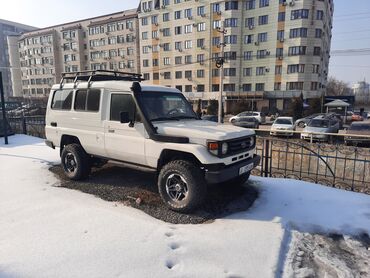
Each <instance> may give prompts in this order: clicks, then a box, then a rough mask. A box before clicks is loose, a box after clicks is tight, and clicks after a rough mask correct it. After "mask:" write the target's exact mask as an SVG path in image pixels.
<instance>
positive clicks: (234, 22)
mask: <svg viewBox="0 0 370 278" xmlns="http://www.w3.org/2000/svg"><path fill="white" fill-rule="evenodd" d="M224 27H226V28H227V27H238V19H237V18H226V19H225V21H224Z"/></svg>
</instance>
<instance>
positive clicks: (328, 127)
mask: <svg viewBox="0 0 370 278" xmlns="http://www.w3.org/2000/svg"><path fill="white" fill-rule="evenodd" d="M338 131H339V121H338V120H336V119H334V118H332V119H328V118H326V117H325V116H318V117H315V118H313V119H312V120H311V121H310V122H309V123H308V124H306V126H305V128H304V129H303V131H302V133H301V139H304V140H311V137H312V139H313V140H317V141H328V140H329V136H328V135H327V134H325V133H338ZM313 133H319V134H313Z"/></svg>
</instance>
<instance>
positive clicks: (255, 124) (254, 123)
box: [232, 116, 260, 129]
mask: <svg viewBox="0 0 370 278" xmlns="http://www.w3.org/2000/svg"><path fill="white" fill-rule="evenodd" d="M232 124H233V125H236V126H240V127H246V128H255V129H258V128H259V126H260V123H259V121H258V120H257V119H256V118H255V117H252V116H250V117H243V118H239V119H236V120H235V121H234V122H233V123H232Z"/></svg>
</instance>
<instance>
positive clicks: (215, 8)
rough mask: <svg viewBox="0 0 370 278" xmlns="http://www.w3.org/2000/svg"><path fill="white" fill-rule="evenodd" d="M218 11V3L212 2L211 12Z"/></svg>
mask: <svg viewBox="0 0 370 278" xmlns="http://www.w3.org/2000/svg"><path fill="white" fill-rule="evenodd" d="M219 11H220V3H214V4H212V12H214V13H217V12H219Z"/></svg>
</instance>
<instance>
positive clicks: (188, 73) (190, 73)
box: [185, 70, 192, 79]
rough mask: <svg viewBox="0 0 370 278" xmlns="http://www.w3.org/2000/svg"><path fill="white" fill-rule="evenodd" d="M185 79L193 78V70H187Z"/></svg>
mask: <svg viewBox="0 0 370 278" xmlns="http://www.w3.org/2000/svg"><path fill="white" fill-rule="evenodd" d="M185 78H188V79H189V78H192V71H191V70H186V71H185Z"/></svg>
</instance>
